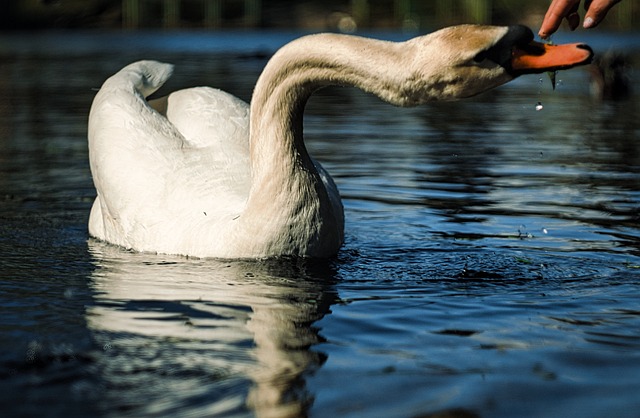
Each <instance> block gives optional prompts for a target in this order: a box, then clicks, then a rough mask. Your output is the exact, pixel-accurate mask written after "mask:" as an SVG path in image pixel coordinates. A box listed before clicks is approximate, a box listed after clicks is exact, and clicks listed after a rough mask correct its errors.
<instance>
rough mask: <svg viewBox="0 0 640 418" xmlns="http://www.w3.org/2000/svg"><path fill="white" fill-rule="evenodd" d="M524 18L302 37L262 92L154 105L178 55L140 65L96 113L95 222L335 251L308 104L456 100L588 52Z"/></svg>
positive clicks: (200, 244)
mask: <svg viewBox="0 0 640 418" xmlns="http://www.w3.org/2000/svg"><path fill="white" fill-rule="evenodd" d="M532 40H533V34H532V33H531V31H530V30H529V29H528V28H526V27H524V26H511V27H492V26H476V25H463V26H455V27H450V28H445V29H442V30H440V31H438V32H435V33H432V34H430V35H427V36H422V37H417V38H414V39H411V40H409V41H406V42H401V43H395V42H385V41H380V40H373V39H367V38H361V37H355V36H347V35H339V34H318V35H311V36H306V37H302V38H300V39H297V40H295V41H293V42H291V43H289V44H288V45H286V46H284V47H283V48H281V49H280V50H279V51H278V52H277V53H276V54H275V55H274V56H273V58H272V59H271V60H270V61H269V63H268V64H267V65H266V67H265V69H264V71H263V73H262V75H261V76H260V78H259V80H258V82H257V84H256V86H255V91H254V94H253V97H252V100H251V107H250V108H249V106H248V105H247V104H245V103H244V102H242V101H241V100H239V99H237V98H235V97H233V96H231V95H229V94H227V93H224V92H222V91H220V90H215V89H212V88H206V87H201V88H192V89H187V90H181V91H177V92H175V93H172V94H170V95H169V96H168V97H167V98H165V99H164V100H160V101H158V102H156V103H153V104H150V103H148V102H147V101H146V100H145V98H146V97H147V96H148V95H150V94H151V93H153V92H154V91H156V90H157V89H158V88H159V87H160V86H161V85H162V84H163V83H164V82H165V81H166V80H167V79H168V78H169V77H170V75H171V72H172V68H173V67H172V66H171V65H169V64H162V63H158V62H154V61H140V62H136V63H133V64H131V65H129V66H127V67H125V68H123V69H122V70H121V71H119V72H118V73H117V74H115V75H114V76H112V77H111V78H109V79H108V80H106V81H105V83H104V84H103V86H102V87H101V89H100V91H99V92H98V94H97V95H96V97H95V99H94V102H93V105H92V108H91V114H90V117H89V132H88V136H89V156H90V164H91V172H92V174H93V179H94V183H95V186H96V189H97V197H96V200H95V203H94V205H93V208H92V210H91V215H90V219H89V233H90V234H91V235H92V236H94V237H96V238H98V239H101V240H104V241H107V242H110V243H113V244H117V245H120V246H122V247H126V248H129V249H133V250H136V251H149V252H156V253H166V254H180V255H188V256H195V257H219V258H263V257H272V256H282V255H293V256H309V257H329V256H332V255H334V254H335V253H336V252H337V251H338V249H339V248H340V246H341V244H342V241H343V227H344V219H343V210H342V203H341V201H340V196H339V194H338V190H337V188H336V186H335V184H334V183H333V181H332V179H331V177H330V176H329V175H328V173H327V172H326V171H324V170H323V168H322V167H321V166H320V164H318V163H317V162H316V161H314V160H313V159H312V158H311V157H310V156H309V154H308V153H307V150H306V148H305V146H304V142H303V138H302V114H303V111H304V107H305V103H306V101H307V99H308V98H309V96H310V95H311V94H312V93H313V92H314V91H315V90H317V89H318V88H321V87H323V86H327V85H334V84H339V85H352V86H356V87H358V88H360V89H362V90H365V91H368V92H371V93H374V94H376V95H378V96H379V97H381V98H382V99H384V100H386V101H388V102H390V103H392V104H394V105H398V106H413V105H418V104H420V103H423V102H426V101H430V100H451V99H458V98H463V97H468V96H472V95H475V94H478V93H480V92H483V91H485V90H488V89H491V88H493V87H496V86H498V85H501V84H503V83H506V82H507V81H509V80H511V79H513V78H515V77H516V76H518V75H520V74H524V73H532V72H542V71H548V70H555V69H560V68H569V67H571V66H574V65H579V64H582V63H586V62H588V61H589V60H590V58H591V55H592V52H591V50H590V49H589V48H588V47H586V46H584V45H578V44H572V45H562V46H553V47H551V46H547V45H543V44H540V43H535V42H532Z"/></svg>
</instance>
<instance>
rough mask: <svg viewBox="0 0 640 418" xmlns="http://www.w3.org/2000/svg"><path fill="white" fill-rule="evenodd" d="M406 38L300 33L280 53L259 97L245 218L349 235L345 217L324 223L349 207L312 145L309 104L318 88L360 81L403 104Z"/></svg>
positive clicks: (323, 235) (322, 235)
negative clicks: (336, 199) (307, 138)
mask: <svg viewBox="0 0 640 418" xmlns="http://www.w3.org/2000/svg"><path fill="white" fill-rule="evenodd" d="M399 45H400V44H397V43H392V42H385V41H377V40H372V39H365V38H359V37H354V36H348V35H338V34H319V35H312V36H307V37H303V38H300V39H298V40H296V41H294V42H292V43H290V44H288V45H286V46H285V47H283V48H282V49H280V50H279V51H278V52H277V53H276V54H275V55H274V57H273V58H272V59H271V60H270V61H269V63H268V64H267V66H266V67H265V69H264V71H263V73H262V75H261V76H260V78H259V80H258V82H257V84H256V87H255V90H254V94H253V97H252V100H251V111H250V158H251V176H252V185H251V191H250V193H249V200H248V201H247V206H246V209H245V213H244V214H243V217H244V219H245V222H249V223H254V224H255V223H257V222H272V223H274V224H277V225H274V229H279V230H284V229H286V228H292V227H293V228H295V227H296V225H301V224H302V225H305V227H307V226H309V228H317V230H316V231H309V234H310V235H314V236H316V237H317V238H318V240H317V241H318V242H320V241H324V242H326V241H327V235H331V236H332V237H334V238H335V240H337V241H340V242H341V240H342V221H341V220H340V221H334V222H333V223H335V224H336V225H338V224H339V229H340V231H335V230H334V231H327V230H323V228H325V229H326V228H331V227H327V225H330V224H332V222H331V221H330V219H331V218H334V219H335V218H336V217H338V216H339V217H340V219H341V217H342V213H341V209H340V214H336V213H335V212H336V206H335V205H332V202H331V199H330V197H329V196H328V194H327V190H326V189H325V186H324V184H323V183H322V180H321V179H320V175H319V173H318V171H317V169H316V167H315V166H314V163H313V161H312V159H311V158H310V157H309V155H308V153H307V150H306V148H305V146H304V142H303V134H302V124H303V112H304V107H305V105H306V102H307V100H308V99H309V97H310V96H311V94H312V93H313V92H314V91H316V90H317V89H319V88H321V87H324V86H328V85H350V86H355V87H358V88H360V89H362V90H365V91H369V92H372V93H374V94H376V95H378V96H380V97H381V98H383V99H384V100H387V101H391V102H398V103H399V104H402V103H401V102H402V100H401V98H398V97H397V95H398V93H397V92H398V90H399V89H398V86H397V83H398V80H397V79H396V78H397V77H398V76H400V75H399V74H397V72H398V68H401V64H400V65H394V64H396V63H398V62H399V61H400V59H401V55H402V54H401V53H400V48H399ZM390 67H393V68H390ZM252 220H253V221H252ZM328 220H329V221H328ZM333 228H334V229H336V228H338V226H336V227H333ZM256 229H257V227H256V226H255V225H254V226H252V230H256ZM310 241H314V239H313V238H310ZM338 246H339V244H338Z"/></svg>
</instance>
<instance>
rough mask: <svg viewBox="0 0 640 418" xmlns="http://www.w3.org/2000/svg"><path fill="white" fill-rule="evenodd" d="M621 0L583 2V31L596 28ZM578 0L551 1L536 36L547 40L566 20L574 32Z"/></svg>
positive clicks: (578, 17) (577, 21) (577, 23)
mask: <svg viewBox="0 0 640 418" xmlns="http://www.w3.org/2000/svg"><path fill="white" fill-rule="evenodd" d="M620 1H621V0H585V2H584V9H585V10H586V11H587V13H586V14H585V16H584V22H583V24H582V27H584V28H585V29H588V28H593V27H596V26H597V25H598V24H599V23H600V22H601V21H602V19H604V17H605V16H606V15H607V12H608V11H609V9H611V8H612V7H613V6H614V5H616V4H617V3H619V2H620ZM579 6H580V0H553V1H552V2H551V5H550V6H549V9H548V10H547V14H546V15H545V16H544V20H543V21H542V26H540V31H539V32H538V35H540V37H541V38H543V39H544V38H548V37H549V36H551V34H553V33H554V32H555V31H556V30H558V28H559V27H560V23H562V19H567V22H568V23H569V27H570V28H571V30H574V29H575V28H577V27H578V25H579V24H580V16H579V15H578V7H579Z"/></svg>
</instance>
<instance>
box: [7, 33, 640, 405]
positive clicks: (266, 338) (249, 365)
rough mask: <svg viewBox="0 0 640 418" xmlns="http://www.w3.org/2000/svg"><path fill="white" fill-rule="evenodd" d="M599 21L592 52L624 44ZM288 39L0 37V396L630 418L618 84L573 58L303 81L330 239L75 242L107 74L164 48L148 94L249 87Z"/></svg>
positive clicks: (637, 384) (638, 355)
mask: <svg viewBox="0 0 640 418" xmlns="http://www.w3.org/2000/svg"><path fill="white" fill-rule="evenodd" d="M385 36H391V35H390V34H387V35H385ZM574 36H575V35H574ZM602 36H603V37H602V38H600V37H595V38H591V39H588V41H589V42H590V43H592V44H594V48H595V49H596V51H598V45H600V48H601V49H602V48H603V46H604V45H608V42H611V41H612V39H615V40H616V42H618V45H621V46H629V45H637V37H618V38H607V37H606V36H605V35H602ZM292 37H294V34H253V33H246V34H243V33H235V34H234V33H231V34H225V35H221V36H219V37H218V36H211V35H204V34H198V33H194V34H181V33H179V34H173V35H171V34H169V35H160V34H144V35H142V36H137V37H136V36H134V35H133V34H127V33H125V34H115V35H114V34H93V35H90V34H85V35H84V36H79V35H74V34H64V33H63V34H56V35H51V34H47V35H46V36H45V35H38V34H36V35H25V34H21V35H19V36H18V35H13V36H9V35H4V36H3V37H2V38H0V51H1V53H0V56H1V57H2V58H1V60H0V92H1V97H2V98H3V100H2V101H1V102H0V254H2V256H1V258H0V315H1V318H2V323H1V325H0V327H1V329H2V333H1V334H0V388H1V390H0V406H1V408H2V411H3V414H6V416H16V417H17V416H38V417H46V416H52V417H53V416H65V417H86V416H96V417H121V416H131V417H141V416H185V417H188V416H194V417H202V416H219V415H220V416H254V415H256V416H267V417H268V416H277V417H283V416H305V415H310V416H317V417H323V416H349V417H351V416H353V417H355V416H395V417H425V416H431V415H432V414H435V413H438V412H446V413H449V415H448V416H459V417H476V416H483V417H489V416H490V417H501V416H504V417H509V416H519V417H529V416H530V417H534V416H583V417H602V416H617V417H637V416H638V410H640V399H639V398H638V396H637V394H638V393H639V391H640V377H639V376H640V302H639V299H638V295H639V294H640V228H639V221H640V218H639V215H638V214H639V209H640V203H639V202H640V188H639V185H640V143H639V142H638V138H639V135H638V133H639V129H640V121H639V120H638V118H637V115H638V106H639V102H638V97H639V96H637V95H636V96H632V97H631V98H630V99H628V100H626V101H621V102H602V101H597V100H592V99H591V98H590V96H589V88H588V75H587V72H586V71H584V70H575V71H568V72H560V73H559V74H558V77H559V78H561V79H562V83H558V86H557V89H556V91H555V92H553V91H552V90H551V85H550V83H546V82H545V83H544V84H543V85H541V84H540V83H539V82H538V80H539V77H538V76H528V77H523V78H521V79H520V80H518V81H516V82H514V83H511V84H509V85H507V86H503V87H502V88H500V89H498V90H495V91H493V92H490V93H488V94H484V95H482V96H480V97H477V98H474V99H471V100H467V101H464V102H458V103H440V104H430V105H427V106H422V107H419V108H414V109H398V108H393V107H391V106H389V105H387V104H385V103H382V102H380V101H379V100H378V99H376V98H374V97H371V96H369V95H366V94H363V93H360V92H358V91H355V90H353V89H346V88H335V89H328V90H324V91H322V92H320V93H319V94H317V95H316V96H315V97H314V98H313V99H312V100H311V102H310V103H309V105H308V108H307V112H306V119H305V129H306V136H307V142H308V145H309V148H310V150H311V152H312V153H313V154H314V155H315V156H316V157H317V158H318V159H319V160H320V161H322V162H323V163H324V165H325V167H326V168H327V169H328V170H329V171H330V172H331V173H332V174H333V176H334V178H335V179H336V182H337V183H338V185H339V188H340V190H341V193H342V195H343V200H344V204H345V209H346V218H347V225H346V244H345V246H344V248H343V249H342V250H341V252H340V254H339V255H338V257H337V258H336V259H334V260H329V261H326V262H312V261H309V260H276V261H261V262H221V261H216V260H193V259H186V258H179V257H171V256H156V255H149V254H136V253H131V252H127V251H122V250H120V249H118V248H114V247H111V246H109V245H105V244H102V243H100V242H97V241H94V240H91V239H89V238H88V236H87V232H86V223H87V219H88V213H89V209H90V206H91V202H92V199H93V197H94V195H95V191H94V189H93V186H92V182H91V176H90V172H89V167H88V162H87V146H86V119H87V113H88V109H89V106H90V103H91V100H92V97H93V95H94V94H95V88H97V87H99V86H100V84H101V83H102V81H103V80H104V79H105V78H106V77H107V76H109V75H110V74H112V73H113V72H115V71H116V70H117V69H119V68H120V67H122V66H124V65H126V64H127V63H129V62H131V61H134V60H137V59H140V58H156V59H160V60H166V61H169V62H173V63H176V64H178V66H177V68H176V73H175V76H174V78H173V79H172V80H171V82H170V83H169V85H168V86H167V88H166V89H164V91H169V90H171V89H174V88H180V87H185V86H193V85H203V84H204V85H213V86H216V87H222V88H224V89H225V90H228V91H230V92H232V93H233V94H236V95H238V96H239V97H241V98H243V99H245V100H248V98H249V96H250V94H251V89H252V86H253V84H254V82H255V80H256V78H257V76H258V74H259V72H260V70H261V68H262V67H263V65H264V63H265V61H264V58H263V55H265V54H268V53H269V52H270V51H272V50H273V49H274V48H276V47H277V46H278V45H280V44H281V43H282V42H285V41H286V40H288V39H290V38H292ZM557 41H558V42H561V41H562V40H561V39H557ZM592 41H593V42H592ZM630 76H631V80H632V84H633V87H634V88H635V91H636V92H638V91H640V86H639V84H638V76H637V71H636V72H634V71H631V73H630ZM542 77H546V76H545V75H542ZM545 81H546V79H545ZM538 102H541V103H543V104H544V107H543V109H541V110H539V111H536V109H535V106H536V104H537V103H538Z"/></svg>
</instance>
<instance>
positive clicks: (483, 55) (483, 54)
mask: <svg viewBox="0 0 640 418" xmlns="http://www.w3.org/2000/svg"><path fill="white" fill-rule="evenodd" d="M486 58H487V51H481V52H479V53H478V54H477V55H476V56H475V57H473V61H474V62H478V63H480V62H482V61H484V60H485V59H486Z"/></svg>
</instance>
